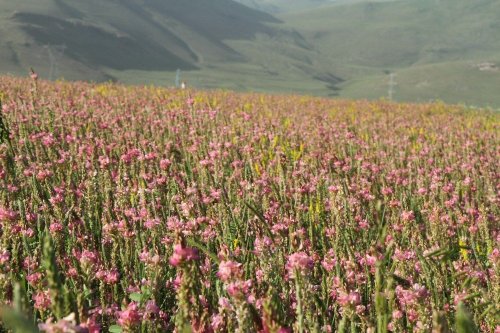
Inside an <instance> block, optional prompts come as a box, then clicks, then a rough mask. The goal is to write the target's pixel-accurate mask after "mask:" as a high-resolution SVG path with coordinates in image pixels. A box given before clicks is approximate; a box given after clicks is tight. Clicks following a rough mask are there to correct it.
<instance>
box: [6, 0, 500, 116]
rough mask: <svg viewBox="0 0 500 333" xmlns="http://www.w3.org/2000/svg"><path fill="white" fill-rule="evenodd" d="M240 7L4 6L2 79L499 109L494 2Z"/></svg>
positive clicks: (264, 1)
mask: <svg viewBox="0 0 500 333" xmlns="http://www.w3.org/2000/svg"><path fill="white" fill-rule="evenodd" d="M239 2H241V3H238V2H235V1H232V0H211V1H206V0H190V1H186V0H142V1H141V2H137V0H121V1H114V0H86V1H79V0H38V1H28V0H19V1H15V2H14V1H4V2H1V3H0V73H11V74H15V75H26V73H27V72H28V70H29V68H30V67H34V68H35V69H36V70H37V71H38V72H39V73H40V74H41V76H42V77H44V78H49V79H57V78H62V77H63V78H66V79H84V80H96V81H104V80H115V81H120V82H124V83H130V84H150V83H154V84H158V85H173V84H174V81H175V77H176V71H177V70H178V69H181V80H186V81H187V82H188V85H190V86H194V87H198V88H225V89H234V90H255V91H266V92H286V93H302V94H312V95H323V96H340V97H347V98H375V99H378V98H387V97H388V82H389V73H395V76H394V85H393V97H394V98H395V99H396V100H398V101H427V100H435V99H441V100H444V101H447V102H451V103H466V104H474V105H482V106H494V107H500V94H498V93H497V90H498V89H497V87H500V71H499V70H498V68H499V67H500V39H499V38H498V37H497V36H499V35H500V2H499V1H497V0H475V1H470V0H392V1H390V0H385V1H384V0H378V1H368V0H335V1H330V0H297V1H288V0H286V1H285V0H239ZM245 5H249V6H252V7H254V8H249V7H247V6H245ZM256 8H258V9H262V10H266V11H268V13H265V12H263V11H260V10H257V9H256ZM269 13H274V14H269Z"/></svg>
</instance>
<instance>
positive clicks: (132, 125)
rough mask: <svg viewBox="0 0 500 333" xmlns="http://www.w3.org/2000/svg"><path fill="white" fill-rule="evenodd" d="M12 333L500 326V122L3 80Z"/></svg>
mask: <svg viewBox="0 0 500 333" xmlns="http://www.w3.org/2000/svg"><path fill="white" fill-rule="evenodd" d="M0 99H1V103H2V106H1V112H2V113H1V114H2V118H1V122H0V304H3V307H2V310H0V316H1V323H0V332H10V331H9V330H12V331H13V332H38V331H43V332H173V331H175V332H179V333H184V332H263V333H271V332H280V333H284V332H300V333H302V332H373V333H375V332H436V333H437V332H452V331H453V332H454V331H457V332H496V333H498V332H500V323H499V319H498V318H499V316H500V306H499V305H500V275H499V274H500V246H499V243H500V223H499V219H500V114H499V113H494V112H492V111H486V110H468V109H465V108H462V107H457V106H447V105H444V104H439V103H438V104H421V105H417V104H396V103H389V102H383V101H381V102H367V101H342V100H330V99H320V98H312V97H302V96H266V95H259V94H237V93H232V92H226V91H194V90H189V89H186V90H173V89H164V88H157V87H126V86H121V85H114V84H87V83H67V82H56V83H54V82H47V81H42V80H39V79H38V78H28V79H17V78H12V77H1V78H0Z"/></svg>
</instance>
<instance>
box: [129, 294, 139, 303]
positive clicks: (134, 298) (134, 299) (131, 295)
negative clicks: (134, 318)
mask: <svg viewBox="0 0 500 333" xmlns="http://www.w3.org/2000/svg"><path fill="white" fill-rule="evenodd" d="M129 298H130V299H131V300H132V301H134V302H138V303H140V302H141V300H142V294H141V293H132V294H130V296H129Z"/></svg>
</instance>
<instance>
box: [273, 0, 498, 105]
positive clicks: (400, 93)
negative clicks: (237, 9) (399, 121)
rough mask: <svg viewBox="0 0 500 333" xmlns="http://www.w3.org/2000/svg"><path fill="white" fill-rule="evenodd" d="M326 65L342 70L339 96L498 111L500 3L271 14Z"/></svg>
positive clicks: (483, 0)
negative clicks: (391, 86)
mask: <svg viewBox="0 0 500 333" xmlns="http://www.w3.org/2000/svg"><path fill="white" fill-rule="evenodd" d="M278 17H279V18H280V19H282V20H283V21H286V22H287V24H290V25H291V26H293V27H295V28H296V29H298V31H299V32H300V33H301V34H302V35H303V36H304V37H305V39H306V40H307V41H308V42H309V43H311V44H312V45H314V48H315V49H316V50H317V51H318V53H319V54H321V56H323V57H325V58H328V60H326V61H330V63H331V66H333V67H336V66H338V65H342V66H347V67H348V68H350V70H348V71H347V72H346V71H344V75H343V78H344V80H345V82H344V83H343V84H342V86H341V87H340V95H341V96H344V97H353V98H360V97H365V98H376V97H380V96H387V90H388V79H389V77H388V75H387V74H388V73H390V72H392V73H396V74H397V76H396V81H395V83H396V84H397V85H396V86H395V92H396V93H395V97H396V98H397V99H398V100H412V101H426V100H434V99H442V100H444V101H448V102H464V103H480V104H482V105H495V106H498V105H500V98H499V96H498V93H496V92H495V90H496V88H494V87H499V86H500V71H499V70H498V64H500V39H498V35H499V34H500V2H498V1H496V0H478V1H467V0H418V1H408V0H406V1H403V0H399V1H398V0H396V1H377V2H375V1H356V2H353V1H351V2H348V1H344V2H341V1H339V3H336V4H331V5H330V6H327V7H322V8H320V9H312V10H308V11H302V12H295V13H285V14H282V15H279V16H278Z"/></svg>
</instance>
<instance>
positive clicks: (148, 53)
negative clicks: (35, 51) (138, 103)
mask: <svg viewBox="0 0 500 333" xmlns="http://www.w3.org/2000/svg"><path fill="white" fill-rule="evenodd" d="M14 20H16V21H18V22H20V23H22V29H23V30H24V31H26V32H27V33H28V34H29V35H30V36H32V37H33V38H34V39H35V41H36V42H37V43H39V44H41V45H45V44H50V45H66V47H67V49H66V54H67V55H68V56H70V57H71V58H73V59H75V60H77V61H80V62H82V63H84V64H87V65H91V66H97V67H108V68H112V69H116V70H126V69H137V70H148V71H154V70H165V71H169V70H176V69H178V68H180V69H184V70H192V69H196V66H194V65H193V64H191V63H188V62H186V61H185V60H183V59H181V58H179V57H177V56H176V55H174V54H172V53H171V52H169V51H168V50H166V49H165V48H164V47H162V46H160V45H157V44H155V43H153V42H150V41H148V40H144V39H142V40H141V39H138V38H131V37H128V36H117V35H115V34H113V33H110V32H108V31H105V30H103V29H101V28H99V27H96V26H91V25H85V24H82V23H77V22H68V21H65V20H61V19H57V18H54V17H51V16H46V15H39V14H29V13H16V14H15V15H14Z"/></svg>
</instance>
